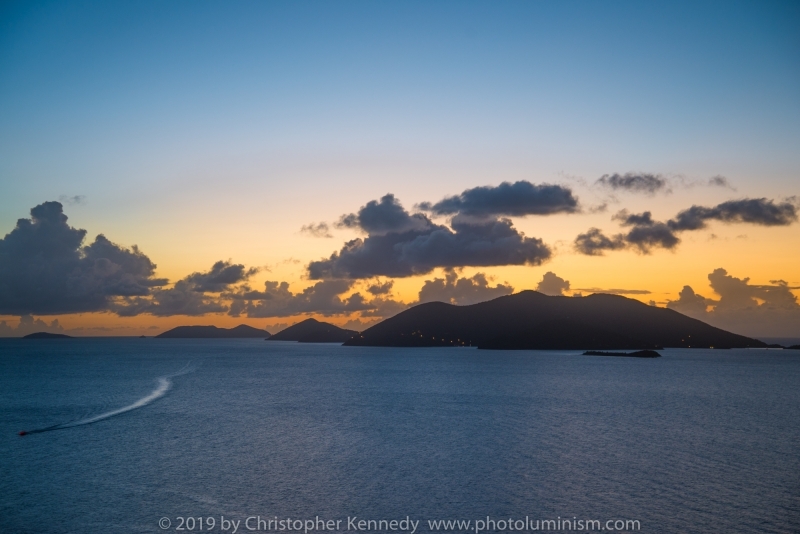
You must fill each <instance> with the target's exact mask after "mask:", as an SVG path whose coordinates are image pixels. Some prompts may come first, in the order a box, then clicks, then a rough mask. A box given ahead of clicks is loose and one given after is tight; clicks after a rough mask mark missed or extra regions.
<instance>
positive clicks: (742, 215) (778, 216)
mask: <svg viewBox="0 0 800 534" xmlns="http://www.w3.org/2000/svg"><path fill="white" fill-rule="evenodd" d="M790 200H791V199H790ZM612 219H613V220H616V221H618V222H619V224H620V226H623V227H630V230H629V231H628V233H627V234H617V235H616V236H614V237H607V236H606V235H605V234H603V232H602V231H601V230H599V229H597V228H591V229H590V230H589V231H588V232H586V233H585V234H579V235H578V237H576V238H575V242H574V246H575V249H576V250H577V251H578V252H580V253H582V254H587V255H590V256H598V255H602V253H603V252H604V251H606V250H619V249H623V248H634V249H636V250H637V251H639V252H641V253H643V254H648V253H650V251H651V250H652V249H654V248H664V249H667V250H672V249H674V248H675V247H677V246H678V244H679V243H680V238H679V237H678V236H677V235H676V233H677V232H686V231H693V230H701V229H703V228H706V221H709V220H716V221H722V222H725V223H749V224H757V225H761V226H787V225H790V224H792V223H794V222H796V221H797V207H796V206H795V204H794V203H793V202H791V201H785V202H781V203H775V202H774V201H773V200H767V199H765V198H748V199H743V200H730V201H728V202H723V203H721V204H718V205H717V206H714V207H711V208H709V207H705V206H692V207H691V208H689V209H686V210H683V211H681V212H679V213H678V215H677V216H676V217H675V218H674V219H670V220H669V221H667V222H660V221H654V220H653V217H652V215H651V213H650V212H649V211H645V212H644V213H629V212H628V211H627V210H622V211H620V212H618V213H617V214H616V215H614V216H613V217H612Z"/></svg>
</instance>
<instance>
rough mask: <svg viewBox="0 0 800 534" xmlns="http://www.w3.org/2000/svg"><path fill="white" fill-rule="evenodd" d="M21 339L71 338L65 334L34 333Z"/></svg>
mask: <svg viewBox="0 0 800 534" xmlns="http://www.w3.org/2000/svg"><path fill="white" fill-rule="evenodd" d="M22 339H72V336H68V335H67V334H51V333H50V332H34V333H33V334H28V335H27V336H22Z"/></svg>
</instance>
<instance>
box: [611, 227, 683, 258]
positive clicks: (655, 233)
mask: <svg viewBox="0 0 800 534" xmlns="http://www.w3.org/2000/svg"><path fill="white" fill-rule="evenodd" d="M624 239H625V242H626V243H628V244H629V245H631V246H633V247H636V249H637V250H638V251H639V252H641V253H643V254H649V253H650V250H651V249H653V248H665V249H668V250H672V249H673V248H675V247H676V246H677V245H678V243H680V241H681V240H680V239H678V238H677V237H676V236H675V234H674V233H673V232H672V229H671V228H670V227H669V226H667V225H666V224H664V223H660V222H657V223H652V224H645V225H637V226H634V227H633V228H631V230H630V231H629V232H628V233H627V234H625V238H624Z"/></svg>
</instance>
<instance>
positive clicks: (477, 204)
mask: <svg viewBox="0 0 800 534" xmlns="http://www.w3.org/2000/svg"><path fill="white" fill-rule="evenodd" d="M419 208H420V209H422V210H424V211H430V212H432V213H434V214H436V215H454V214H461V215H465V216H470V217H498V216H508V217H522V216H525V215H552V214H554V213H574V212H576V211H579V207H578V199H577V198H575V196H574V195H573V194H572V190H570V189H569V188H567V187H564V186H561V185H553V184H541V185H535V184H532V183H530V182H527V181H519V182H515V183H513V184H512V183H509V182H503V183H501V184H500V185H498V186H496V187H491V186H486V187H475V188H473V189H467V190H466V191H464V192H463V193H461V194H460V195H455V196H451V197H447V198H444V199H442V200H440V201H439V202H436V203H435V204H431V203H430V202H423V203H421V204H420V205H419Z"/></svg>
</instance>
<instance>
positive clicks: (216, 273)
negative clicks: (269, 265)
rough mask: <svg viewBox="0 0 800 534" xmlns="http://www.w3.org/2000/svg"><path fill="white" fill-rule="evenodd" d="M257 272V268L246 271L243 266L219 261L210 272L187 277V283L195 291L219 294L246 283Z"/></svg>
mask: <svg viewBox="0 0 800 534" xmlns="http://www.w3.org/2000/svg"><path fill="white" fill-rule="evenodd" d="M257 272H258V269H256V268H255V267H252V268H250V269H246V268H245V266H244V265H241V264H232V263H230V262H227V261H218V262H216V263H215V264H214V265H213V266H212V267H211V270H209V271H208V272H205V273H193V274H190V275H189V276H187V277H186V281H187V282H188V283H189V284H191V286H192V289H193V290H194V291H200V292H207V293H219V292H220V291H224V290H226V289H228V287H230V286H232V285H235V284H238V283H240V282H244V281H245V280H247V279H248V278H250V277H251V276H253V275H254V274H256V273H257Z"/></svg>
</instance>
